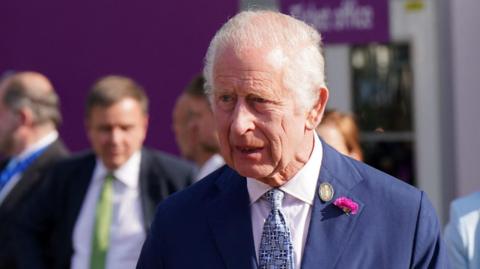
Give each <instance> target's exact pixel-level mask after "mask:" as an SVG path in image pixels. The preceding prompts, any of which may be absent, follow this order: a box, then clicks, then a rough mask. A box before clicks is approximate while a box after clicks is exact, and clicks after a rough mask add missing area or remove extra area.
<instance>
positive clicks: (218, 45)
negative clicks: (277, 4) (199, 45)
mask: <svg viewBox="0 0 480 269" xmlns="http://www.w3.org/2000/svg"><path fill="white" fill-rule="evenodd" d="M226 48H232V49H233V51H234V52H235V53H241V51H243V50H245V49H248V48H263V49H269V50H270V53H268V54H267V55H266V57H267V59H268V60H269V62H270V63H271V64H272V66H273V67H274V68H277V67H278V68H282V67H283V68H284V69H283V74H284V76H283V86H284V87H286V88H287V89H289V90H292V91H294V92H295V93H296V96H297V100H298V101H299V102H300V105H302V106H303V108H305V109H309V108H311V107H313V105H314V104H315V103H316V101H317V100H318V97H319V89H320V88H321V87H326V83H325V72H324V65H325V64H324V58H323V55H322V44H321V37H320V34H319V33H318V32H317V31H316V30H315V29H314V28H312V27H310V26H309V25H307V24H306V23H304V22H302V21H299V20H297V19H295V18H293V17H290V16H288V15H284V14H281V13H278V12H273V11H265V10H263V11H243V12H241V13H239V14H237V15H235V16H234V17H233V18H231V19H230V20H229V21H228V22H227V23H225V24H224V25H223V26H222V28H220V30H219V31H218V32H217V33H216V34H215V36H214V37H213V39H212V41H211V42H210V46H209V47H208V50H207V55H206V57H205V67H204V69H203V74H204V77H205V89H206V91H207V94H208V95H209V96H211V94H212V91H213V75H214V74H213V67H214V64H215V61H216V60H217V59H216V58H217V56H218V55H220V54H221V52H222V51H223V50H224V49H226Z"/></svg>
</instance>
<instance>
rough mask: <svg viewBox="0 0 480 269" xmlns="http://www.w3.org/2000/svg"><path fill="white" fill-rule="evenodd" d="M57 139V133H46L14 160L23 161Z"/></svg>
mask: <svg viewBox="0 0 480 269" xmlns="http://www.w3.org/2000/svg"><path fill="white" fill-rule="evenodd" d="M57 138H58V132H57V131H56V130H54V131H52V132H50V133H48V134H47V135H46V136H44V137H42V138H40V139H39V140H38V141H37V142H35V143H33V144H32V145H30V146H29V147H27V148H26V149H25V150H24V151H22V153H20V154H19V155H18V156H16V157H14V159H15V160H23V159H25V158H27V157H28V156H30V154H32V153H33V152H35V151H37V150H40V149H42V148H44V147H47V146H48V145H50V144H51V143H53V142H54V141H55V140H57Z"/></svg>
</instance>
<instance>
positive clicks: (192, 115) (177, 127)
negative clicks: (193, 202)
mask: <svg viewBox="0 0 480 269" xmlns="http://www.w3.org/2000/svg"><path fill="white" fill-rule="evenodd" d="M204 84H205V79H204V78H203V76H201V75H198V76H196V77H195V78H194V79H193V80H192V81H191V82H190V84H189V85H188V86H187V88H186V89H185V91H184V93H182V95H180V97H179V98H178V99H177V103H176V105H175V108H174V113H173V122H174V126H173V129H174V132H175V137H176V141H177V145H178V147H179V148H180V152H181V154H182V156H183V157H184V158H186V159H187V160H190V161H193V162H194V163H195V164H196V165H197V166H198V172H197V174H196V176H195V181H198V180H200V179H202V178H203V177H205V176H206V175H208V174H210V173H211V172H213V171H215V170H216V169H217V168H219V167H221V166H222V165H224V163H225V162H224V161H223V158H222V156H221V155H220V154H219V147H218V137H217V131H216V128H215V123H214V119H213V113H212V110H211V107H210V104H209V102H208V98H207V95H206V94H205V90H204Z"/></svg>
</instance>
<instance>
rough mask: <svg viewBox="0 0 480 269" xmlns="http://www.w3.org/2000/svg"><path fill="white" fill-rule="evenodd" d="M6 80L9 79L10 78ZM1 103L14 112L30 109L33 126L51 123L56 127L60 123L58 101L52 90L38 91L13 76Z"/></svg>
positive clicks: (60, 116)
mask: <svg viewBox="0 0 480 269" xmlns="http://www.w3.org/2000/svg"><path fill="white" fill-rule="evenodd" d="M6 79H7V80H8V79H10V77H7V78H6ZM49 84H50V83H49ZM2 101H3V103H4V104H5V105H6V106H7V107H8V108H10V109H12V110H13V111H16V112H18V111H19V110H20V109H22V108H24V107H28V108H30V109H31V110H32V112H33V113H32V115H33V122H34V123H35V124H38V125H42V124H45V123H48V122H52V123H53V124H54V125H55V126H56V127H58V126H59V125H60V123H61V122H62V115H61V113H60V109H59V107H60V99H59V98H58V95H57V94H56V93H55V91H54V89H50V90H49V91H43V90H39V89H37V88H36V87H35V86H34V85H29V84H28V83H25V82H23V81H22V80H21V79H17V78H16V77H15V75H12V76H11V80H10V81H9V82H8V83H7V86H6V90H5V94H4V96H3V100H2Z"/></svg>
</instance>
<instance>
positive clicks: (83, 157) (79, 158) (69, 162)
mask: <svg viewBox="0 0 480 269" xmlns="http://www.w3.org/2000/svg"><path fill="white" fill-rule="evenodd" d="M95 161H96V158H95V155H94V153H93V152H92V151H90V150H87V151H82V152H79V153H76V154H73V155H70V156H68V157H65V158H62V159H60V160H59V161H57V162H56V163H55V165H54V166H53V167H52V171H51V172H52V173H54V174H57V173H65V172H68V171H72V170H77V169H83V168H84V167H85V165H86V164H89V163H90V164H92V163H93V164H95Z"/></svg>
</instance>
